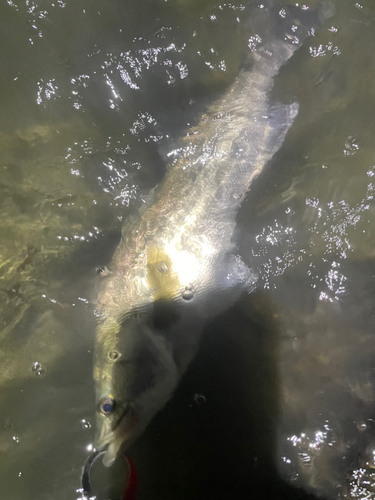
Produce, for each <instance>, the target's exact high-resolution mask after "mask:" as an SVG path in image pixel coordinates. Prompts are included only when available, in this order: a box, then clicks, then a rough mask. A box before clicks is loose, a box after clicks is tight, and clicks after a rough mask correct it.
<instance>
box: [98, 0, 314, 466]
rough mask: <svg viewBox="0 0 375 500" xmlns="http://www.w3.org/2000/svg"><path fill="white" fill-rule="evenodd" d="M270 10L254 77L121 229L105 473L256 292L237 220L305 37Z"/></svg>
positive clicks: (114, 278) (239, 85)
mask: <svg viewBox="0 0 375 500" xmlns="http://www.w3.org/2000/svg"><path fill="white" fill-rule="evenodd" d="M258 10H259V9H258ZM271 10H272V9H270V11H269V12H267V9H265V11H264V12H261V11H260V10H259V12H258V13H257V16H258V17H256V16H255V18H254V19H255V22H258V23H259V26H263V28H262V29H263V32H262V37H261V38H262V40H264V42H263V41H262V43H261V44H260V46H259V47H257V48H256V50H254V51H253V52H252V54H251V56H252V59H251V67H250V68H249V69H243V70H242V71H241V72H240V74H239V75H238V77H237V79H236V81H235V82H234V83H233V84H232V86H231V87H230V88H229V89H228V90H227V91H226V92H225V93H224V94H223V96H222V97H221V98H219V99H218V100H217V101H215V102H214V103H213V104H211V106H210V107H209V108H208V110H207V112H206V114H205V115H204V116H203V117H202V119H201V121H200V123H199V124H198V125H197V126H196V127H195V128H193V129H191V130H189V132H188V133H187V135H186V137H185V139H184V142H185V144H186V146H185V147H184V148H183V152H182V154H181V152H180V158H179V160H178V161H176V163H175V164H174V165H173V166H171V168H170V169H169V171H168V173H167V174H166V177H165V180H164V182H163V183H162V184H161V186H160V187H158V188H157V189H156V190H155V192H154V193H153V195H152V196H151V197H150V200H148V201H147V203H146V204H145V206H144V207H143V209H142V210H141V211H140V213H139V216H138V217H136V218H134V219H132V220H129V221H128V223H127V224H125V226H124V228H123V233H122V241H121V243H120V244H119V246H118V248H117V250H116V252H115V254H114V257H113V261H112V264H111V272H110V273H109V275H108V276H107V277H106V278H105V279H104V282H103V288H102V290H101V292H100V293H99V305H100V318H99V324H98V327H97V333H96V349H95V361H94V380H95V384H96V397H97V402H98V403H97V404H98V413H99V415H98V423H97V425H98V441H97V444H96V446H97V448H98V449H104V448H105V447H107V452H106V455H105V459H104V463H106V464H107V465H109V464H111V463H112V461H113V460H114V459H115V458H116V456H117V455H118V453H119V452H120V450H123V449H127V448H128V447H129V446H130V445H131V444H132V443H133V442H134V440H135V439H136V438H137V437H138V436H139V435H140V434H141V433H142V432H143V430H144V429H145V427H146V426H147V424H148V423H149V422H150V420H151V419H152V418H153V416H154V415H155V414H156V413H157V412H158V411H159V410H160V409H161V408H162V407H163V406H164V404H165V403H166V402H167V401H168V399H170V397H171V396H172V394H173V391H174V390H175V388H176V386H177V385H178V382H179V380H180V378H181V376H182V374H183V373H184V371H185V370H186V368H187V366H188V364H189V363H190V361H191V360H192V359H193V357H194V355H195V353H196V351H197V349H198V345H199V340H200V336H201V332H202V329H203V327H204V324H205V323H206V322H207V320H208V319H210V318H212V317H214V316H215V315H216V314H218V313H220V312H223V311H225V309H227V308H228V307H229V306H230V305H231V304H233V302H234V301H235V300H236V299H237V298H238V296H239V294H240V293H242V291H243V290H247V291H251V289H252V288H253V287H254V283H255V281H256V276H255V273H253V272H252V271H251V270H249V269H248V268H247V266H246V265H245V264H244V263H243V262H242V261H241V259H240V257H239V256H237V255H236V254H235V243H234V240H233V235H234V232H235V216H236V213H237V211H238V208H239V206H240V204H241V201H242V200H243V199H244V197H245V195H246V193H247V192H248V191H249V190H251V185H252V182H253V180H254V178H255V177H256V176H257V175H258V174H259V173H260V172H261V171H262V169H263V167H264V166H265V165H266V164H267V162H268V161H269V160H270V159H271V158H272V156H273V155H274V154H275V153H276V152H277V151H278V150H279V148H280V147H281V145H282V143H283V141H284V138H285V135H286V133H287V131H288V129H289V128H290V126H291V125H292V123H293V121H294V119H295V117H296V115H297V112H298V105H297V104H296V103H293V104H290V105H280V104H278V105H275V106H273V107H271V105H270V102H269V94H270V91H271V89H272V87H273V82H274V77H275V75H276V74H277V73H278V71H279V69H280V67H281V66H282V65H283V64H284V63H285V62H286V61H287V60H288V59H289V58H290V57H291V56H292V54H293V53H294V51H295V50H296V49H297V48H298V47H300V45H301V44H302V42H303V40H304V38H305V37H306V35H307V28H306V27H305V26H303V25H302V24H301V23H300V22H298V23H296V22H295V17H294V13H295V12H294V11H293V12H291V13H290V12H289V13H288V16H286V19H285V16H284V19H283V20H282V21H283V26H282V29H281V28H280V27H279V26H278V27H277V29H275V24H274V23H270V22H269V19H270V17H271ZM279 20H280V19H279ZM310 27H311V23H310ZM259 39H260V37H259Z"/></svg>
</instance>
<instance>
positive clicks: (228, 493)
mask: <svg viewBox="0 0 375 500" xmlns="http://www.w3.org/2000/svg"><path fill="white" fill-rule="evenodd" d="M277 357H278V327H277V321H276V317H275V315H274V314H273V312H272V305H271V304H270V303H269V299H266V298H265V296H263V295H262V294H261V293H256V294H253V295H252V296H249V297H246V298H244V299H243V300H241V301H240V302H238V303H237V304H236V305H235V306H233V307H232V308H231V309H230V310H228V311H227V312H226V313H225V314H223V315H221V316H219V317H217V318H216V319H215V320H214V321H212V322H211V324H209V325H208V326H207V328H206V329H205V333H204V335H203V339H202V342H201V347H200V350H199V354H198V355H197V357H196V359H195V360H194V361H193V363H192V364H191V366H190V368H189V370H188V372H187V373H186V374H185V376H184V377H183V379H182V382H181V384H180V386H179V388H178V389H177V391H176V393H175V395H174V397H173V399H172V400H171V401H170V402H169V403H168V404H167V405H166V407H165V408H164V409H163V411H161V412H160V413H159V414H158V415H157V416H156V418H155V419H154V420H153V422H152V423H151V425H150V426H149V427H148V429H147V431H146V432H145V434H144V435H143V436H142V438H141V439H139V441H138V442H137V443H136V444H135V445H134V447H133V448H132V450H130V454H131V456H132V458H133V459H134V461H135V463H136V465H137V466H138V469H139V476H140V477H139V483H140V484H139V494H138V496H137V500H143V499H151V498H163V499H164V500H169V499H171V500H172V499H173V500H185V499H186V500H187V499H191V498H198V499H199V498H202V499H203V498H204V499H211V498H212V499H215V500H217V499H229V498H247V497H249V496H250V495H251V496H253V495H261V497H262V498H272V499H274V498H280V499H283V498H285V499H286V498H287V499H288V500H293V499H313V498H316V497H315V496H313V495H311V494H308V493H306V492H305V491H303V490H301V489H298V488H295V487H293V486H290V485H289V484H287V483H286V482H285V481H283V479H282V478H281V477H280V476H279V474H278V473H277V470H276V463H275V462H276V460H277V458H278V456H277V425H278V418H279V394H280V378H279V374H278V368H277V366H278V364H277Z"/></svg>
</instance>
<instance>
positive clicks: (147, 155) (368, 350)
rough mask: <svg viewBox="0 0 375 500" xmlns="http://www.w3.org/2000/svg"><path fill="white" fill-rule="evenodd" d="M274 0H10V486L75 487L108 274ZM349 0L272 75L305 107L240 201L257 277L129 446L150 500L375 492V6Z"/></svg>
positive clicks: (4, 114) (4, 15)
mask: <svg viewBox="0 0 375 500" xmlns="http://www.w3.org/2000/svg"><path fill="white" fill-rule="evenodd" d="M317 3H318V2H315V1H307V0H306V2H305V4H306V5H307V6H309V7H313V6H314V5H316V4H317ZM259 5H260V2H251V1H243V2H240V1H238V0H236V1H233V2H231V3H220V2H218V1H217V0H206V1H198V0H168V1H162V0H154V1H152V0H142V1H139V0H137V1H136V0H129V1H127V2H123V1H122V0H113V1H111V2H104V1H103V0H101V1H99V0H74V1H72V0H67V1H66V2H64V1H61V0H55V1H54V0H40V1H39V0H36V1H31V0H23V1H21V0H15V1H12V0H7V2H3V3H2V5H1V6H0V39H1V47H2V48H1V51H0V58H1V68H2V77H1V91H0V109H1V118H2V119H1V122H0V151H1V154H0V169H1V170H0V172H1V173H0V210H1V217H0V271H1V273H0V280H1V281H0V328H1V330H0V360H1V364H0V394H1V397H0V407H1V411H0V464H1V466H0V485H1V486H0V488H1V493H0V496H1V498H2V499H4V500H14V499H15V498H17V500H26V499H34V498H35V499H36V498H38V499H40V500H43V499H47V498H48V499H50V498H53V499H54V500H55V499H56V500H59V499H61V500H66V499H76V498H77V497H78V496H79V494H78V493H77V492H76V490H77V488H79V477H80V473H81V467H82V465H83V463H84V461H85V459H86V457H87V456H88V454H89V453H90V450H91V447H92V442H93V436H94V426H93V425H91V423H92V424H93V423H94V417H95V403H94V395H93V382H92V350H93V342H94V325H95V323H94V309H95V291H94V289H95V281H96V280H98V279H101V276H100V274H101V272H100V270H99V272H98V269H99V268H101V267H103V266H105V265H106V264H107V263H109V262H110V259H111V255H112V253H113V251H114V249H115V247H116V245H117V243H118V241H119V237H120V229H121V224H122V223H123V221H124V220H126V218H127V217H129V216H130V215H131V214H132V213H133V212H134V211H135V210H136V209H137V207H138V206H139V205H140V204H141V203H142V200H143V199H144V197H145V196H146V195H147V193H148V192H149V191H150V189H151V188H152V187H154V186H155V185H156V184H157V183H158V182H160V181H161V180H162V179H163V177H164V174H165V170H166V166H167V163H168V153H169V152H170V151H171V150H172V149H174V148H175V147H176V146H175V145H176V140H177V139H178V138H179V137H182V136H183V134H184V133H186V130H187V128H188V127H189V125H190V124H194V123H196V122H197V120H199V118H200V116H201V114H202V113H203V112H204V109H205V106H206V105H207V103H209V102H210V101H211V100H212V99H213V98H214V97H217V96H218V95H220V92H222V91H223V90H224V89H225V88H226V87H227V86H228V85H229V84H230V83H231V82H232V81H233V79H234V78H235V76H236V74H237V73H238V71H239V70H240V67H241V65H242V64H243V63H244V60H245V57H246V53H247V51H248V50H249V47H248V46H249V45H251V43H252V40H254V38H251V37H254V36H255V35H256V30H255V28H254V27H251V22H250V21H249V20H251V12H252V9H257V8H260V7H259ZM283 5H284V4H283V1H282V0H280V1H278V2H277V6H278V7H277V8H278V9H279V10H280V12H281V14H280V15H282V8H283ZM335 6H336V12H335V14H334V16H333V17H332V18H331V19H330V20H329V21H328V22H327V23H325V25H324V27H323V28H322V29H320V30H317V31H316V32H315V33H314V36H311V37H310V38H308V39H307V41H306V43H305V44H304V46H303V47H302V49H301V50H299V51H298V52H297V53H296V54H295V56H294V57H293V59H292V60H290V61H289V62H288V64H287V65H286V66H285V67H283V68H282V70H281V72H280V74H279V76H278V77H277V79H276V82H275V88H274V92H273V99H274V100H275V101H277V100H279V101H283V102H293V101H298V102H299V103H300V112H299V115H298V117H297V119H296V121H295V123H294V125H293V127H292V128H291V130H290V131H289V133H288V136H287V139H286V141H285V143H284V145H283V147H282V149H281V150H280V151H279V152H278V154H277V155H276V156H275V157H274V159H273V160H272V162H271V163H270V164H269V165H268V166H267V168H266V169H265V170H264V172H263V173H262V175H261V176H260V177H259V178H258V179H257V180H256V182H255V183H254V184H253V187H252V190H251V192H250V193H249V195H248V196H247V198H246V200H245V201H244V203H243V205H242V207H241V210H240V212H239V214H238V228H239V230H238V236H237V237H238V245H239V246H238V249H239V253H240V254H241V255H242V257H243V259H244V260H245V261H246V263H247V264H248V265H249V266H250V267H253V268H256V269H257V270H258V273H259V276H260V280H259V283H258V291H257V292H256V293H254V294H253V295H252V296H250V297H244V298H243V300H242V301H241V302H240V303H238V304H236V306H234V307H233V308H232V309H231V310H230V311H229V312H227V313H226V314H225V315H224V316H222V317H220V318H217V319H216V320H214V321H213V322H212V323H211V324H210V325H209V326H208V327H207V331H206V334H205V336H204V338H203V341H202V348H201V351H200V353H199V355H198V357H197V358H196V360H195V361H194V362H193V364H192V366H191V369H190V370H189V371H188V373H187V374H186V376H185V377H184V379H183V381H182V384H181V386H180V387H179V389H178V391H177V393H176V395H175V398H174V399H173V400H172V401H171V402H170V403H169V404H168V405H167V407H166V409H165V410H164V411H163V412H161V413H160V414H159V415H158V416H157V417H156V419H155V421H154V422H153V423H152V424H151V426H150V427H149V429H148V430H147V431H146V433H145V435H144V436H143V437H142V438H141V439H140V440H139V441H138V442H137V443H136V444H135V446H134V447H133V449H132V450H131V456H132V457H133V459H134V461H135V462H136V464H137V467H138V470H139V475H140V489H139V498H140V499H151V498H162V497H163V498H165V499H173V500H178V499H181V500H182V499H190V498H217V499H219V498H223V499H224V498H229V497H231V498H235V497H236V498H245V497H247V496H248V495H253V494H255V495H262V496H263V497H271V496H272V498H275V497H276V498H288V499H290V498H307V497H308V496H309V494H312V495H314V496H315V495H316V496H319V495H321V496H324V497H326V498H329V499H338V498H361V499H362V498H363V499H365V498H366V499H368V498H373V497H375V459H374V457H375V425H374V418H375V412H374V397H375V392H374V380H375V379H374V377H375V339H374V326H373V323H374V305H373V304H374V297H375V281H374V276H375V264H374V253H375V246H374V238H375V234H374V227H375V225H374V222H375V206H374V199H373V197H374V191H375V181H374V175H375V146H374V141H373V137H375V121H374V119H373V109H374V106H375V93H374V91H373V88H374V87H373V84H372V83H373V75H374V74H375V59H374V57H373V54H374V48H375V5H374V4H373V2H372V0H361V1H360V2H356V1H355V0H337V1H335ZM116 481H117V479H116V477H114V478H113V484H115V483H116ZM112 498H114V497H112Z"/></svg>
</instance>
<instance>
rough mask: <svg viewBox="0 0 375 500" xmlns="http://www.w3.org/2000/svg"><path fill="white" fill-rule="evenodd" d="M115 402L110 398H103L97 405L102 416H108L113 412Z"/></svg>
mask: <svg viewBox="0 0 375 500" xmlns="http://www.w3.org/2000/svg"><path fill="white" fill-rule="evenodd" d="M114 407H115V402H114V401H113V399H112V398H104V399H103V400H102V401H101V402H100V405H99V411H100V413H101V415H103V416H104V417H108V416H109V415H111V414H112V413H113V410H114Z"/></svg>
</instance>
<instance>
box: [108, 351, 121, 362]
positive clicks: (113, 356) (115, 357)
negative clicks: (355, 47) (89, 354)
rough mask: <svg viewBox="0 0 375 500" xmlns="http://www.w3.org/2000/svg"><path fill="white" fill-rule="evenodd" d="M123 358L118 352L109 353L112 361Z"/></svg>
mask: <svg viewBox="0 0 375 500" xmlns="http://www.w3.org/2000/svg"><path fill="white" fill-rule="evenodd" d="M120 356H121V354H120V353H119V352H118V351H109V353H108V358H109V359H110V360H111V361H116V359H118V358H119V357H120Z"/></svg>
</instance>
